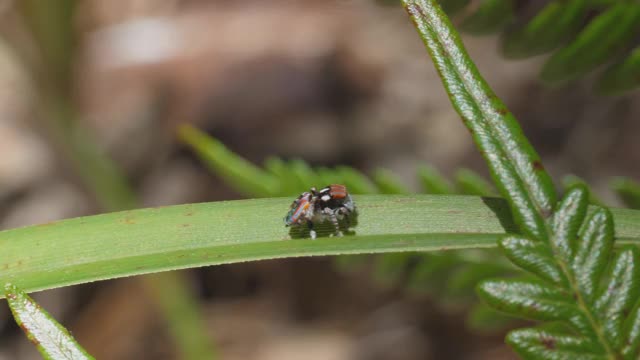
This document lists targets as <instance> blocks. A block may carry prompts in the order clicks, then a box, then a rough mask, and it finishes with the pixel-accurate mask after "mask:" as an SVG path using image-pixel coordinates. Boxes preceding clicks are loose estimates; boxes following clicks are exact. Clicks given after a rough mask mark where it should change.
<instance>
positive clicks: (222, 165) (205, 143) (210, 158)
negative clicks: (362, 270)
mask: <svg viewBox="0 0 640 360" xmlns="http://www.w3.org/2000/svg"><path fill="white" fill-rule="evenodd" d="M178 133H179V135H180V138H181V139H182V140H183V141H184V142H186V143H187V144H189V145H190V146H191V147H192V148H193V149H194V150H195V151H196V152H198V154H199V155H200V157H201V158H202V159H204V160H205V161H206V162H207V165H209V166H210V167H211V169H213V170H214V171H216V172H217V173H218V174H219V175H220V176H221V177H223V178H224V179H225V180H227V182H228V183H229V184H231V185H232V186H234V187H235V189H236V190H238V191H240V192H242V193H243V194H250V195H251V196H257V197H267V196H274V194H277V193H278V192H279V189H278V184H277V180H276V178H275V177H274V176H273V175H271V174H269V173H267V172H266V171H263V170H262V169H260V168H259V167H257V166H255V165H253V164H251V163H250V162H248V161H247V160H245V159H243V158H242V157H240V156H238V155H236V154H235V153H233V152H231V151H229V149H227V148H226V147H225V146H224V145H223V144H222V143H220V142H219V141H217V140H215V139H214V138H212V137H209V136H207V135H206V134H204V133H203V132H201V131H200V130H198V129H196V128H194V127H192V126H190V125H182V126H181V127H180V129H179V132H178Z"/></svg>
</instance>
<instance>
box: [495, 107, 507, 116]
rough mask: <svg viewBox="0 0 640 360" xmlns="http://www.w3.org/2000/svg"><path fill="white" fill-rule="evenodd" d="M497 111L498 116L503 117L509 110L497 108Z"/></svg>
mask: <svg viewBox="0 0 640 360" xmlns="http://www.w3.org/2000/svg"><path fill="white" fill-rule="evenodd" d="M496 110H497V111H498V114H500V115H502V116H505V115H507V114H508V113H509V110H507V108H498V109H496Z"/></svg>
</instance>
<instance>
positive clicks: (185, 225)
mask: <svg viewBox="0 0 640 360" xmlns="http://www.w3.org/2000/svg"><path fill="white" fill-rule="evenodd" d="M180 226H182V227H183V228H186V227H189V226H191V224H182V225H180Z"/></svg>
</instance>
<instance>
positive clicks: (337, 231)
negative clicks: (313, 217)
mask: <svg viewBox="0 0 640 360" xmlns="http://www.w3.org/2000/svg"><path fill="white" fill-rule="evenodd" d="M325 213H326V214H327V215H328V216H329V220H331V224H333V228H334V229H335V234H336V236H342V232H341V231H340V224H339V223H338V217H337V216H336V213H335V212H333V211H331V209H329V208H326V209H325Z"/></svg>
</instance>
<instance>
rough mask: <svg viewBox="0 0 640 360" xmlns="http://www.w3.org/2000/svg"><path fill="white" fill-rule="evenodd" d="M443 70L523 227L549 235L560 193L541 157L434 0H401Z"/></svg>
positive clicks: (542, 236)
mask: <svg viewBox="0 0 640 360" xmlns="http://www.w3.org/2000/svg"><path fill="white" fill-rule="evenodd" d="M403 3H404V4H405V8H406V10H407V12H408V13H409V16H410V17H411V19H412V20H413V21H414V23H415V25H416V28H417V29H418V32H419V34H420V36H421V37H422V39H423V42H424V43H425V45H426V47H427V50H428V51H429V53H430V55H431V58H432V59H433V61H434V64H435V66H436V69H437V70H438V72H439V73H440V76H441V78H442V81H443V83H444V86H445V88H446V90H447V93H448V94H449V98H450V100H451V102H452V104H453V106H454V107H455V109H456V110H457V111H458V113H459V114H460V116H461V117H462V120H463V121H464V123H465V125H466V126H467V128H469V130H470V132H471V134H472V136H473V138H474V141H475V143H476V145H477V146H478V148H479V149H480V152H481V153H482V155H483V157H484V158H485V160H486V161H487V163H488V165H489V169H490V171H491V175H492V177H493V180H494V182H495V183H496V185H497V187H498V189H499V191H500V193H501V194H502V195H503V196H504V197H505V198H506V199H508V201H509V203H510V204H511V206H512V211H513V213H514V219H515V222H516V224H517V225H518V227H519V229H521V231H522V232H523V233H524V234H525V235H527V236H530V237H533V238H537V239H545V238H547V236H548V235H547V229H546V225H545V219H546V218H547V217H549V216H550V215H551V214H552V212H553V208H554V206H555V202H556V194H555V189H554V187H553V183H552V181H551V178H550V176H549V174H547V172H546V171H545V170H544V168H543V166H542V163H541V161H540V158H539V156H538V155H537V153H536V152H535V150H534V149H533V147H532V146H531V144H530V143H529V141H528V140H527V139H526V138H525V137H524V135H523V133H522V129H521V128H520V126H519V125H518V123H517V121H516V119H515V118H514V117H513V115H512V114H511V113H510V112H509V111H508V110H507V108H506V106H505V105H504V104H503V103H502V101H500V99H498V97H497V96H496V95H495V94H494V93H493V91H492V90H491V88H490V87H489V85H488V84H487V83H486V81H485V80H484V79H483V78H482V76H481V75H480V73H479V72H478V69H477V68H476V66H475V65H474V64H473V62H472V61H471V59H470V58H469V56H468V54H467V52H466V50H465V48H464V46H463V44H462V41H461V40H460V36H459V35H458V33H457V32H456V31H455V30H454V29H453V26H452V25H451V23H450V21H449V19H448V18H447V17H446V15H445V14H444V13H443V12H442V10H441V9H440V7H439V6H438V3H437V1H436V0H403Z"/></svg>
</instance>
